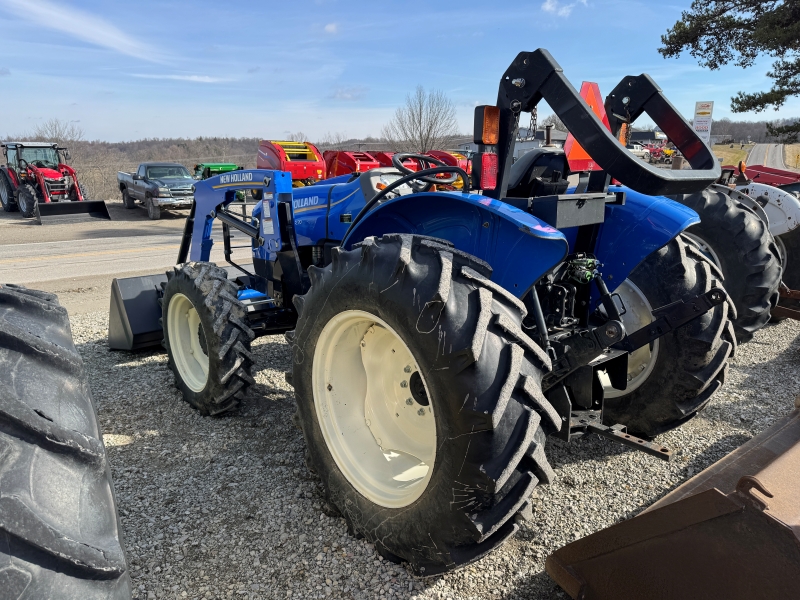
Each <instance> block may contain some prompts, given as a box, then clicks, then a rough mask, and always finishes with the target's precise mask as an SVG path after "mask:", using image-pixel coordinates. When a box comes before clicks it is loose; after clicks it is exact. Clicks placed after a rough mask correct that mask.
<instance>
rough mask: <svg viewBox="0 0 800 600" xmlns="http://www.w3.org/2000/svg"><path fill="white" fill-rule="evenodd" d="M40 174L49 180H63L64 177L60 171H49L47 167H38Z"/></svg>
mask: <svg viewBox="0 0 800 600" xmlns="http://www.w3.org/2000/svg"><path fill="white" fill-rule="evenodd" d="M38 169H39V172H40V173H41V174H42V177H46V178H47V179H61V178H62V177H64V176H63V175H62V174H61V173H60V172H59V171H56V170H55V169H48V168H47V167H38Z"/></svg>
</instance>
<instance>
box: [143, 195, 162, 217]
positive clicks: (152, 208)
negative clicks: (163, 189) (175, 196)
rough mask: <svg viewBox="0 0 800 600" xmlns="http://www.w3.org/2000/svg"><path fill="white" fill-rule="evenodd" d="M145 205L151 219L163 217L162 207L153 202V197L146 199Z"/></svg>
mask: <svg viewBox="0 0 800 600" xmlns="http://www.w3.org/2000/svg"><path fill="white" fill-rule="evenodd" d="M144 206H145V208H146V209H147V216H148V218H149V219H150V220H151V221H158V220H159V219H160V218H161V207H160V206H156V205H155V204H153V199H152V198H151V197H150V196H147V197H146V198H145V199H144Z"/></svg>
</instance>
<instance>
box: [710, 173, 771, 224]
mask: <svg viewBox="0 0 800 600" xmlns="http://www.w3.org/2000/svg"><path fill="white" fill-rule="evenodd" d="M709 189H711V190H714V191H717V192H722V193H723V194H725V195H726V196H728V197H730V198H732V199H734V200H736V201H737V202H739V203H740V204H744V205H745V206H746V207H747V208H749V209H750V210H752V211H753V212H754V213H756V214H757V215H758V218H759V219H761V220H762V221H764V223H766V224H767V228H768V229H769V217H768V216H767V212H766V211H765V210H764V207H763V206H761V205H760V204H759V203H758V202H756V201H755V200H753V199H752V198H751V197H750V196H748V195H747V194H745V193H744V192H742V191H740V190H737V189H731V188H729V187H728V186H727V185H722V184H721V183H715V184H714V185H711V186H709Z"/></svg>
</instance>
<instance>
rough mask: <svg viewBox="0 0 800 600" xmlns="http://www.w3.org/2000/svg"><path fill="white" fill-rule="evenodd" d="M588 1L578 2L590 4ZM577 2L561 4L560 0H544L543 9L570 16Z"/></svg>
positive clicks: (585, 4) (581, 0) (561, 15)
mask: <svg viewBox="0 0 800 600" xmlns="http://www.w3.org/2000/svg"><path fill="white" fill-rule="evenodd" d="M588 2H589V0H578V2H577V3H580V4H582V5H583V6H589V3H588ZM577 3H576V2H572V3H571V4H561V2H559V0H544V2H543V3H542V10H543V11H544V12H548V13H551V14H554V15H557V16H559V17H568V16H570V14H572V9H573V8H575V5H576V4H577Z"/></svg>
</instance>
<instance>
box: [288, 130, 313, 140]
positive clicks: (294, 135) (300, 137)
mask: <svg viewBox="0 0 800 600" xmlns="http://www.w3.org/2000/svg"><path fill="white" fill-rule="evenodd" d="M286 139H287V140H288V141H290V142H307V141H308V136H307V135H306V134H305V133H303V132H302V131H296V132H295V133H290V134H289V135H288V136H287V138H286Z"/></svg>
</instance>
